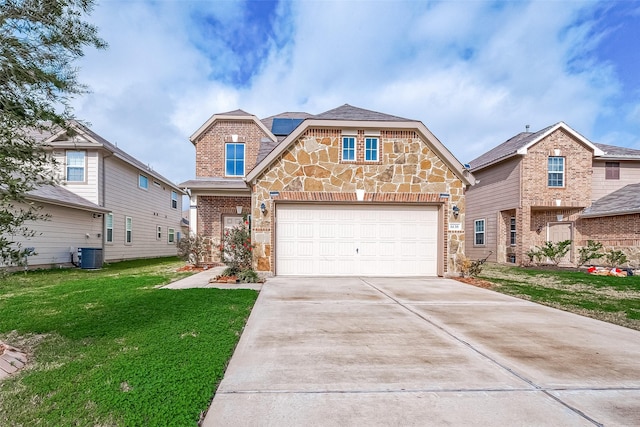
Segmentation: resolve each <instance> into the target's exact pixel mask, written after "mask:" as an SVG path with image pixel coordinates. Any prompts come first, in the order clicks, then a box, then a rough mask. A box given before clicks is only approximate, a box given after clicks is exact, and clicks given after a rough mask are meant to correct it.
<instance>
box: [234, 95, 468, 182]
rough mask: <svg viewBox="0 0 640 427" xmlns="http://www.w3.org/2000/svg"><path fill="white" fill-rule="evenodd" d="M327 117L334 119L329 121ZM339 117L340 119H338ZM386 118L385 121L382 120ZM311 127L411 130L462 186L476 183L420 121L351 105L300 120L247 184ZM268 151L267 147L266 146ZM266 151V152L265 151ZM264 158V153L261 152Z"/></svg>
mask: <svg viewBox="0 0 640 427" xmlns="http://www.w3.org/2000/svg"><path fill="white" fill-rule="evenodd" d="M363 115H364V116H366V117H371V118H370V119H368V120H363V119H356V118H355V117H362V116H363ZM328 117H336V118H334V119H329V118H328ZM338 117H339V118H338ZM385 118H386V119H385ZM313 127H325V128H326V127H332V128H339V129H344V128H346V127H358V128H360V127H361V128H364V129H396V130H413V131H415V132H417V133H418V134H419V135H420V137H421V139H422V140H423V141H425V142H428V143H429V144H430V147H431V148H432V149H433V150H434V152H435V154H436V155H437V156H438V157H439V158H440V159H441V160H442V161H443V162H444V163H445V164H446V165H447V166H448V167H449V168H450V169H451V170H452V171H453V172H454V173H455V174H456V176H457V177H458V178H459V179H460V180H461V181H462V182H463V183H465V184H467V185H473V183H474V182H475V181H474V180H473V178H472V176H471V175H470V174H469V172H468V171H467V170H466V169H465V168H464V167H463V165H462V164H461V163H460V162H459V161H458V159H456V157H455V156H454V155H453V154H451V152H450V151H449V150H448V149H447V148H446V147H445V146H444V144H442V143H441V142H440V141H439V140H438V138H436V137H435V135H433V134H432V133H431V131H430V130H429V129H427V127H426V126H425V125H424V124H423V123H422V122H420V121H417V120H409V119H402V118H399V117H396V116H389V115H386V114H383V113H377V112H374V111H369V110H363V109H359V108H355V107H351V106H350V105H346V104H345V105H343V106H342V107H338V108H336V109H334V110H329V111H328V112H327V113H322V114H319V115H318V116H313V117H312V118H308V119H306V120H305V121H303V122H302V123H301V124H300V125H299V126H298V127H297V128H295V129H294V130H293V132H292V133H291V134H289V135H288V136H287V137H286V138H285V139H283V140H282V141H280V142H279V143H278V144H277V145H276V146H275V147H273V149H271V150H270V151H269V153H268V154H267V155H265V156H264V157H263V158H261V159H259V161H258V163H257V164H256V166H255V167H254V168H253V169H252V170H251V171H250V172H249V173H248V174H247V176H246V180H247V182H251V181H253V180H254V179H255V178H257V177H258V176H259V175H260V174H262V173H263V172H264V171H265V170H266V169H267V168H268V167H269V166H270V165H271V164H272V163H273V162H274V161H276V160H277V159H278V158H279V157H280V155H281V154H282V153H283V152H284V151H285V150H286V149H287V148H288V147H289V146H291V145H292V144H293V143H294V142H295V141H296V140H297V139H298V137H299V136H300V135H302V134H303V133H304V132H305V131H306V130H307V129H309V128H313ZM269 148H270V147H269ZM264 151H266V150H264ZM262 154H263V155H264V152H263V153H262Z"/></svg>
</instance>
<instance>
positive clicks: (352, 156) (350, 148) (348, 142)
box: [342, 136, 356, 162]
mask: <svg viewBox="0 0 640 427" xmlns="http://www.w3.org/2000/svg"><path fill="white" fill-rule="evenodd" d="M342 160H346V161H349V162H353V161H355V160H356V137H355V136H343V137H342Z"/></svg>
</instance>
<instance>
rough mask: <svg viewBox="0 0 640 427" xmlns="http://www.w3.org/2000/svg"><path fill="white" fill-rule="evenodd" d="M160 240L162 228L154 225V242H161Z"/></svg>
mask: <svg viewBox="0 0 640 427" xmlns="http://www.w3.org/2000/svg"><path fill="white" fill-rule="evenodd" d="M161 239H162V227H161V226H159V225H156V240H161Z"/></svg>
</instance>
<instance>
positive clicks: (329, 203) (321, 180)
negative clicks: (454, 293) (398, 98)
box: [180, 105, 473, 276]
mask: <svg viewBox="0 0 640 427" xmlns="http://www.w3.org/2000/svg"><path fill="white" fill-rule="evenodd" d="M190 140H191V142H192V143H193V144H194V145H195V148H196V178H195V179H193V180H190V181H187V182H184V183H182V184H180V186H181V187H186V188H188V190H189V192H190V197H191V209H190V210H191V216H190V221H189V223H190V226H191V231H192V232H194V233H198V234H203V235H205V236H208V237H210V238H212V239H213V241H214V242H216V243H217V242H218V241H220V239H221V237H222V233H223V232H224V229H225V228H228V227H234V226H235V225H236V224H238V223H239V222H240V221H242V220H243V216H246V215H250V216H251V221H250V223H251V227H252V228H251V237H252V242H253V244H254V246H255V250H254V266H255V268H256V269H257V270H258V272H260V273H261V274H264V275H271V274H276V275H321V276H353V275H357V276H381V275H386V276H436V275H446V274H450V273H453V272H455V271H456V265H455V260H456V257H457V256H458V255H459V254H463V253H464V233H465V230H464V227H463V223H464V216H465V208H464V206H465V202H464V199H465V195H464V191H465V188H466V187H467V186H469V185H471V183H472V181H473V177H472V176H471V174H470V173H469V172H468V171H467V170H465V169H464V167H463V165H462V164H461V163H460V162H459V161H458V160H457V159H456V158H455V157H454V156H453V155H452V154H451V153H450V152H449V151H448V150H447V149H446V147H445V146H444V145H443V144H442V143H441V142H440V141H439V140H438V139H437V138H436V137H435V136H434V135H433V134H432V133H431V132H430V131H429V130H428V129H427V128H426V127H425V125H424V124H422V123H421V122H420V121H417V120H411V119H406V118H402V117H397V116H392V115H389V114H384V113H379V112H375V111H370V110H365V109H361V108H356V107H353V106H350V105H343V106H341V107H338V108H335V109H333V110H329V111H327V112H324V113H322V114H318V115H312V114H308V113H292V112H288V113H282V114H278V115H275V116H271V117H268V118H266V119H262V120H260V119H258V118H257V117H256V116H254V115H252V114H249V113H246V112H244V111H242V110H236V111H231V112H228V113H222V114H215V115H213V116H212V117H211V118H210V119H209V120H208V121H207V122H205V123H204V124H203V125H202V126H201V127H200V128H199V129H198V130H197V131H196V132H195V133H194V134H193V135H192V136H191V138H190ZM215 246H216V245H214V247H215ZM216 256H217V254H216V253H215V252H213V253H211V254H210V258H211V259H215V257H216Z"/></svg>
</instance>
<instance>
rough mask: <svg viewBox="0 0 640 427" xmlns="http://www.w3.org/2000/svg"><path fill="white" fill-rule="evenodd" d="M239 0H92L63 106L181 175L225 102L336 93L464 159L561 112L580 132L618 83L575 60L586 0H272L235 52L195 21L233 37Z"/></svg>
mask: <svg viewBox="0 0 640 427" xmlns="http://www.w3.org/2000/svg"><path fill="white" fill-rule="evenodd" d="M220 5H222V7H219V6H220ZM241 5H242V4H241V3H238V2H215V5H214V4H213V3H209V2H188V3H184V2H180V3H173V2H160V3H153V4H150V3H142V2H117V3H111V2H106V3H104V4H102V5H101V6H100V7H99V10H98V13H97V14H96V16H95V21H96V22H97V23H98V25H99V26H100V27H101V30H103V31H102V32H101V34H102V36H103V38H105V39H106V40H107V41H108V42H109V43H110V44H111V47H110V49H109V50H108V51H106V52H96V53H90V54H89V55H88V56H87V59H86V60H85V61H84V62H83V64H82V66H83V69H82V71H81V78H82V79H83V80H84V81H86V82H87V83H88V84H89V85H90V86H92V88H93V90H94V94H93V95H91V96H89V97H86V98H84V99H82V100H81V101H80V102H78V108H77V113H78V116H80V117H81V118H84V119H86V120H88V121H90V122H92V123H93V124H94V129H95V130H96V131H97V132H98V133H100V134H101V135H102V136H104V137H106V138H107V139H109V140H112V141H113V142H116V141H118V142H119V144H120V146H121V147H123V148H124V149H125V150H127V151H128V152H130V153H131V154H133V155H134V156H136V157H138V158H140V159H141V160H142V161H145V162H150V163H151V164H152V165H153V166H154V167H155V168H156V170H158V171H159V172H160V173H163V174H164V175H166V176H167V177H169V178H171V179H174V180H176V181H183V180H186V179H189V178H192V177H193V176H194V166H193V165H194V150H193V148H192V147H191V144H190V143H189V142H188V137H189V136H190V135H191V134H192V133H193V132H194V131H195V130H197V129H198V127H199V126H200V125H202V124H203V123H204V121H206V120H207V119H208V118H209V117H210V116H211V115H212V114H214V113H219V112H224V111H229V110H234V109H236V108H242V109H244V110H246V111H248V112H250V113H254V114H256V115H258V116H259V117H265V116H268V115H272V114H276V113H279V112H282V111H307V112H310V113H320V112H322V111H325V110H328V109H330V108H334V107H336V106H339V105H341V104H344V103H349V104H352V105H356V106H359V107H363V108H367V109H373V110H377V111H382V112H386V113H389V114H394V115H399V116H404V117H408V118H412V119H418V120H421V121H423V122H424V123H425V125H426V126H427V127H429V128H430V129H431V130H432V131H433V132H434V134H435V135H436V136H437V137H438V138H439V139H440V140H441V141H442V142H443V143H444V144H445V145H447V147H448V148H449V149H450V150H451V151H452V152H453V153H454V154H455V155H456V156H458V158H459V159H460V160H461V161H463V162H467V161H468V160H470V159H471V158H473V157H475V156H477V155H479V154H481V153H482V152H483V151H485V150H487V149H489V148H491V147H492V146H494V145H496V144H498V143H500V142H502V141H504V140H506V139H507V138H509V137H511V136H513V135H514V134H516V133H517V132H520V131H523V130H524V126H525V125H526V124H530V125H531V129H532V130H537V129H540V128H542V127H545V126H547V125H550V124H552V123H555V122H558V121H560V120H563V121H566V122H567V123H569V124H570V125H571V126H573V127H575V128H576V129H577V130H578V131H579V132H581V133H583V134H585V136H587V137H589V136H590V134H591V133H592V132H593V127H594V124H595V123H596V119H597V117H598V116H599V115H602V114H603V113H606V112H607V110H606V108H609V107H607V105H608V104H607V103H608V100H609V99H610V98H611V96H612V95H614V94H615V93H616V91H617V90H618V85H617V80H616V79H615V76H614V75H613V72H612V68H611V67H610V65H609V64H598V63H595V62H593V61H591V60H590V59H589V58H590V50H591V49H593V47H594V44H593V42H590V40H591V38H592V37H593V36H594V34H592V33H590V28H591V27H590V21H589V20H585V19H584V18H583V15H584V12H585V10H586V11H588V10H589V9H590V8H593V7H595V6H594V3H592V2H585V3H581V2H571V3H566V2H531V3H527V2H506V3H499V4H496V3H489V2H437V3H432V2H430V3H418V2H406V3H399V2H324V1H323V2H296V3H285V4H281V5H280V6H279V8H278V10H277V13H276V18H275V19H276V22H275V23H274V28H273V31H271V32H269V31H266V30H265V37H267V38H266V39H265V41H264V45H261V46H258V47H256V50H255V51H251V52H247V55H254V56H253V57H252V58H251V61H244V60H243V58H242V57H239V56H238V53H237V52H235V51H234V50H233V47H232V46H229V45H227V44H225V43H227V42H225V41H224V40H220V39H216V38H213V36H212V34H214V33H215V31H209V30H211V28H210V27H207V26H203V21H204V20H203V19H202V17H209V18H210V19H209V25H214V26H215V25H218V26H220V27H219V28H217V29H216V31H223V30H225V29H228V30H229V31H233V32H234V33H233V34H236V33H238V34H241V32H238V31H237V30H238V28H242V26H241V20H242V19H243V16H244V14H243V12H242V10H241V9H240V6H241ZM248 7H251V4H249V5H248ZM587 15H588V14H587ZM194 17H198V19H197V20H195V21H194ZM239 20H240V22H239ZM576 22H577V24H576ZM252 25H253V27H252V28H253V30H255V25H256V23H253V24H252ZM264 25H267V23H266V22H265V23H264ZM253 30H252V36H253V37H256V36H257V34H258V33H256V32H255V31H253ZM258 35H259V34H258ZM596 36H597V35H596ZM271 37H273V38H271ZM590 43H591V44H590ZM204 47H207V50H208V51H205V50H204ZM263 48H268V50H266V51H263V50H260V49H263ZM265 52H266V55H267V56H266V59H265V60H264V62H263V63H260V62H252V61H254V60H255V59H256V58H259V57H261V55H263V54H265ZM243 64H244V65H246V64H254V65H255V66H256V68H255V69H253V70H249V71H251V73H250V74H253V76H254V77H253V78H252V79H251V80H250V81H249V82H248V83H247V84H245V85H241V86H239V87H234V86H233V85H232V83H230V82H231V81H232V79H226V78H215V76H220V75H224V73H233V72H237V69H238V67H240V66H243ZM212 76H213V77H212ZM611 108H613V107H611Z"/></svg>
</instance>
